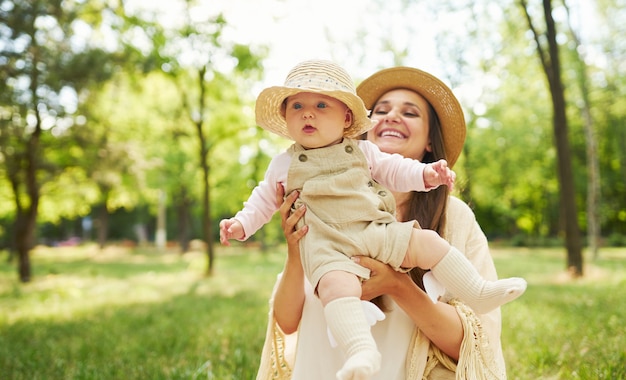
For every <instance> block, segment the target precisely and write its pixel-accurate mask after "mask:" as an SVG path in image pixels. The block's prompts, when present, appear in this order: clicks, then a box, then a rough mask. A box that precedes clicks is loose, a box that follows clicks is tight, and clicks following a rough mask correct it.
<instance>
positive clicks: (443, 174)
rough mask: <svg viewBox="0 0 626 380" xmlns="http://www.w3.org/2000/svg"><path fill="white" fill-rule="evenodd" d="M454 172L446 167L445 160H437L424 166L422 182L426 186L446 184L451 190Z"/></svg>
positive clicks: (434, 186) (454, 176)
mask: <svg viewBox="0 0 626 380" xmlns="http://www.w3.org/2000/svg"><path fill="white" fill-rule="evenodd" d="M455 179H456V173H455V172H454V171H452V169H450V168H449V167H448V163H447V162H446V160H439V161H436V162H433V163H430V164H426V166H425V167H424V184H425V185H426V187H428V188H436V187H439V186H441V185H446V186H448V187H449V188H450V190H452V188H453V187H454V180H455Z"/></svg>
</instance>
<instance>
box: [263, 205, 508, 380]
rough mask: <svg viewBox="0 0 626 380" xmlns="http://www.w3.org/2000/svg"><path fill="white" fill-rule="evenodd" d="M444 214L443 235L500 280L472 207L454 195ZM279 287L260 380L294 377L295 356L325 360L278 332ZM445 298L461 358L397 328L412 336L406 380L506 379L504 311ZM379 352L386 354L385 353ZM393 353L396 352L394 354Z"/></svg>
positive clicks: (416, 333) (486, 275)
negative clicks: (459, 330)
mask: <svg viewBox="0 0 626 380" xmlns="http://www.w3.org/2000/svg"><path fill="white" fill-rule="evenodd" d="M446 217H447V226H446V230H445V233H444V238H445V239H446V240H448V241H449V242H450V244H452V245H453V246H455V247H457V248H458V249H459V250H460V251H461V252H464V253H465V255H466V256H467V257H468V259H469V260H470V261H471V262H472V264H473V265H474V266H475V267H476V269H477V270H478V271H479V272H480V274H481V275H482V276H483V277H484V278H486V279H496V278H497V274H496V270H495V267H494V264H493V260H492V258H491V255H490V253H489V247H488V243H487V239H486V237H485V235H484V233H483V232H482V230H481V229H480V226H479V225H478V223H477V222H476V218H475V216H474V213H473V212H472V211H471V209H470V208H469V207H468V206H467V205H466V204H465V203H464V202H462V201H461V200H459V199H457V198H454V197H450V199H449V202H448V208H447V214H446ZM276 284H278V281H277V282H276ZM307 285H308V284H307ZM307 288H308V289H309V290H308V291H309V292H312V290H311V289H310V285H308V286H307ZM275 291H276V286H275V287H274V291H273V292H272V297H271V299H270V310H269V318H268V326H267V334H266V338H265V343H264V346H263V351H262V354H261V362H260V365H259V371H258V373H257V380H270V379H279V380H286V379H291V378H292V370H293V368H294V365H295V362H296V361H297V360H298V361H299V360H302V361H313V360H316V361H320V360H323V359H321V358H322V357H323V355H322V353H320V355H319V356H317V355H316V357H315V358H313V357H311V355H304V354H303V355H298V350H297V344H298V332H296V333H294V334H291V335H288V336H286V335H285V334H283V332H282V331H281V330H280V327H279V326H278V325H277V324H276V322H275V319H274V311H273V307H272V305H273V299H274V292H275ZM307 298H310V297H307ZM443 301H444V302H448V303H449V304H451V305H453V306H454V307H455V308H456V310H457V312H458V313H459V316H460V317H461V321H462V323H463V330H464V339H463V342H462V344H461V351H460V357H459V361H458V363H455V361H454V360H452V359H451V358H449V357H448V356H446V355H445V354H444V353H442V352H441V351H440V350H439V349H438V348H437V347H436V346H435V345H433V344H431V342H430V341H429V340H428V339H427V338H426V337H425V336H424V335H423V334H421V332H420V330H419V329H417V328H415V327H413V331H406V328H405V327H400V328H401V329H404V331H402V330H399V331H395V332H392V333H393V334H394V335H395V334H400V335H398V336H401V335H405V336H409V334H411V336H412V338H411V340H410V344H409V347H408V348H407V349H406V350H404V349H403V351H407V354H406V360H405V368H404V379H416V380H443V379H455V378H456V379H459V380H460V379H476V380H490V379H498V380H500V379H506V372H505V365H504V358H503V355H502V348H501V345H500V330H501V318H500V309H499V308H498V309H495V310H493V311H491V312H490V313H487V314H483V315H476V314H475V313H474V312H473V311H472V310H471V309H470V308H469V307H468V306H466V305H465V304H463V303H461V302H460V301H458V300H456V299H453V298H451V295H450V294H446V295H445V296H444V298H443ZM305 302H309V301H305ZM320 323H323V321H320ZM303 344H305V343H303ZM381 353H382V354H383V357H384V356H385V352H381ZM393 355H394V356H395V353H393ZM307 364H311V363H307ZM295 380H301V379H295ZM397 380H400V379H397Z"/></svg>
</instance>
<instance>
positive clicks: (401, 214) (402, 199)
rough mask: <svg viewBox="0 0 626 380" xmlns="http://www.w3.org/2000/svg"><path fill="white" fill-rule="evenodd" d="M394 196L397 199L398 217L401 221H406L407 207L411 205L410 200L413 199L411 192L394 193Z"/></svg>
mask: <svg viewBox="0 0 626 380" xmlns="http://www.w3.org/2000/svg"><path fill="white" fill-rule="evenodd" d="M393 197H394V198H395V200H396V219H398V220H399V221H401V222H405V221H406V215H407V207H409V201H410V200H411V193H396V192H394V193H393Z"/></svg>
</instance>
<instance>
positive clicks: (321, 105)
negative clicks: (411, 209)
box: [317, 102, 326, 108]
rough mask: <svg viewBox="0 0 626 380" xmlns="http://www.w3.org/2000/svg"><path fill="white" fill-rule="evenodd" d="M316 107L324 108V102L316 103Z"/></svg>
mask: <svg viewBox="0 0 626 380" xmlns="http://www.w3.org/2000/svg"><path fill="white" fill-rule="evenodd" d="M317 108H326V103H324V102H319V103H317Z"/></svg>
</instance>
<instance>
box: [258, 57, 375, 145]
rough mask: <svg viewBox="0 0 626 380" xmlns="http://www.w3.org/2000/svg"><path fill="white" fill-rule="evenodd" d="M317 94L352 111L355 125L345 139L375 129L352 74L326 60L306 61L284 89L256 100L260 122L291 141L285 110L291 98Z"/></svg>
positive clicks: (277, 88) (272, 89) (267, 91)
mask: <svg viewBox="0 0 626 380" xmlns="http://www.w3.org/2000/svg"><path fill="white" fill-rule="evenodd" d="M301 92H314V93H317V94H323V95H327V96H330V97H333V98H335V99H337V100H339V101H341V102H343V103H344V104H345V105H346V106H347V107H348V108H350V109H351V110H352V114H353V120H352V125H351V126H350V127H349V128H347V129H346V130H345V131H344V136H345V137H358V136H360V135H361V134H363V133H365V132H367V131H368V130H369V129H371V127H372V126H373V124H372V121H371V120H370V119H369V118H368V113H367V109H366V108H365V105H364V104H363V101H362V100H361V98H359V97H358V96H357V95H356V89H355V87H354V82H353V81H352V78H351V77H350V75H349V74H348V73H347V72H346V70H344V69H343V68H342V67H341V66H339V65H337V64H336V63H333V62H330V61H324V60H310V61H304V62H301V63H299V64H298V65H296V67H294V68H293V69H291V71H290V72H289V74H288V75H287V79H285V85H284V86H274V87H269V88H266V89H265V90H263V91H261V94H259V97H258V98H257V100H256V110H255V113H256V122H257V124H258V125H259V126H261V127H262V128H263V129H266V130H268V131H270V132H274V133H276V134H278V135H280V136H283V137H286V138H288V139H290V140H292V138H291V137H290V136H289V133H288V131H287V123H286V121H285V115H284V112H283V110H282V106H283V102H284V101H285V99H286V98H287V97H289V96H292V95H296V94H298V93H301Z"/></svg>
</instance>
